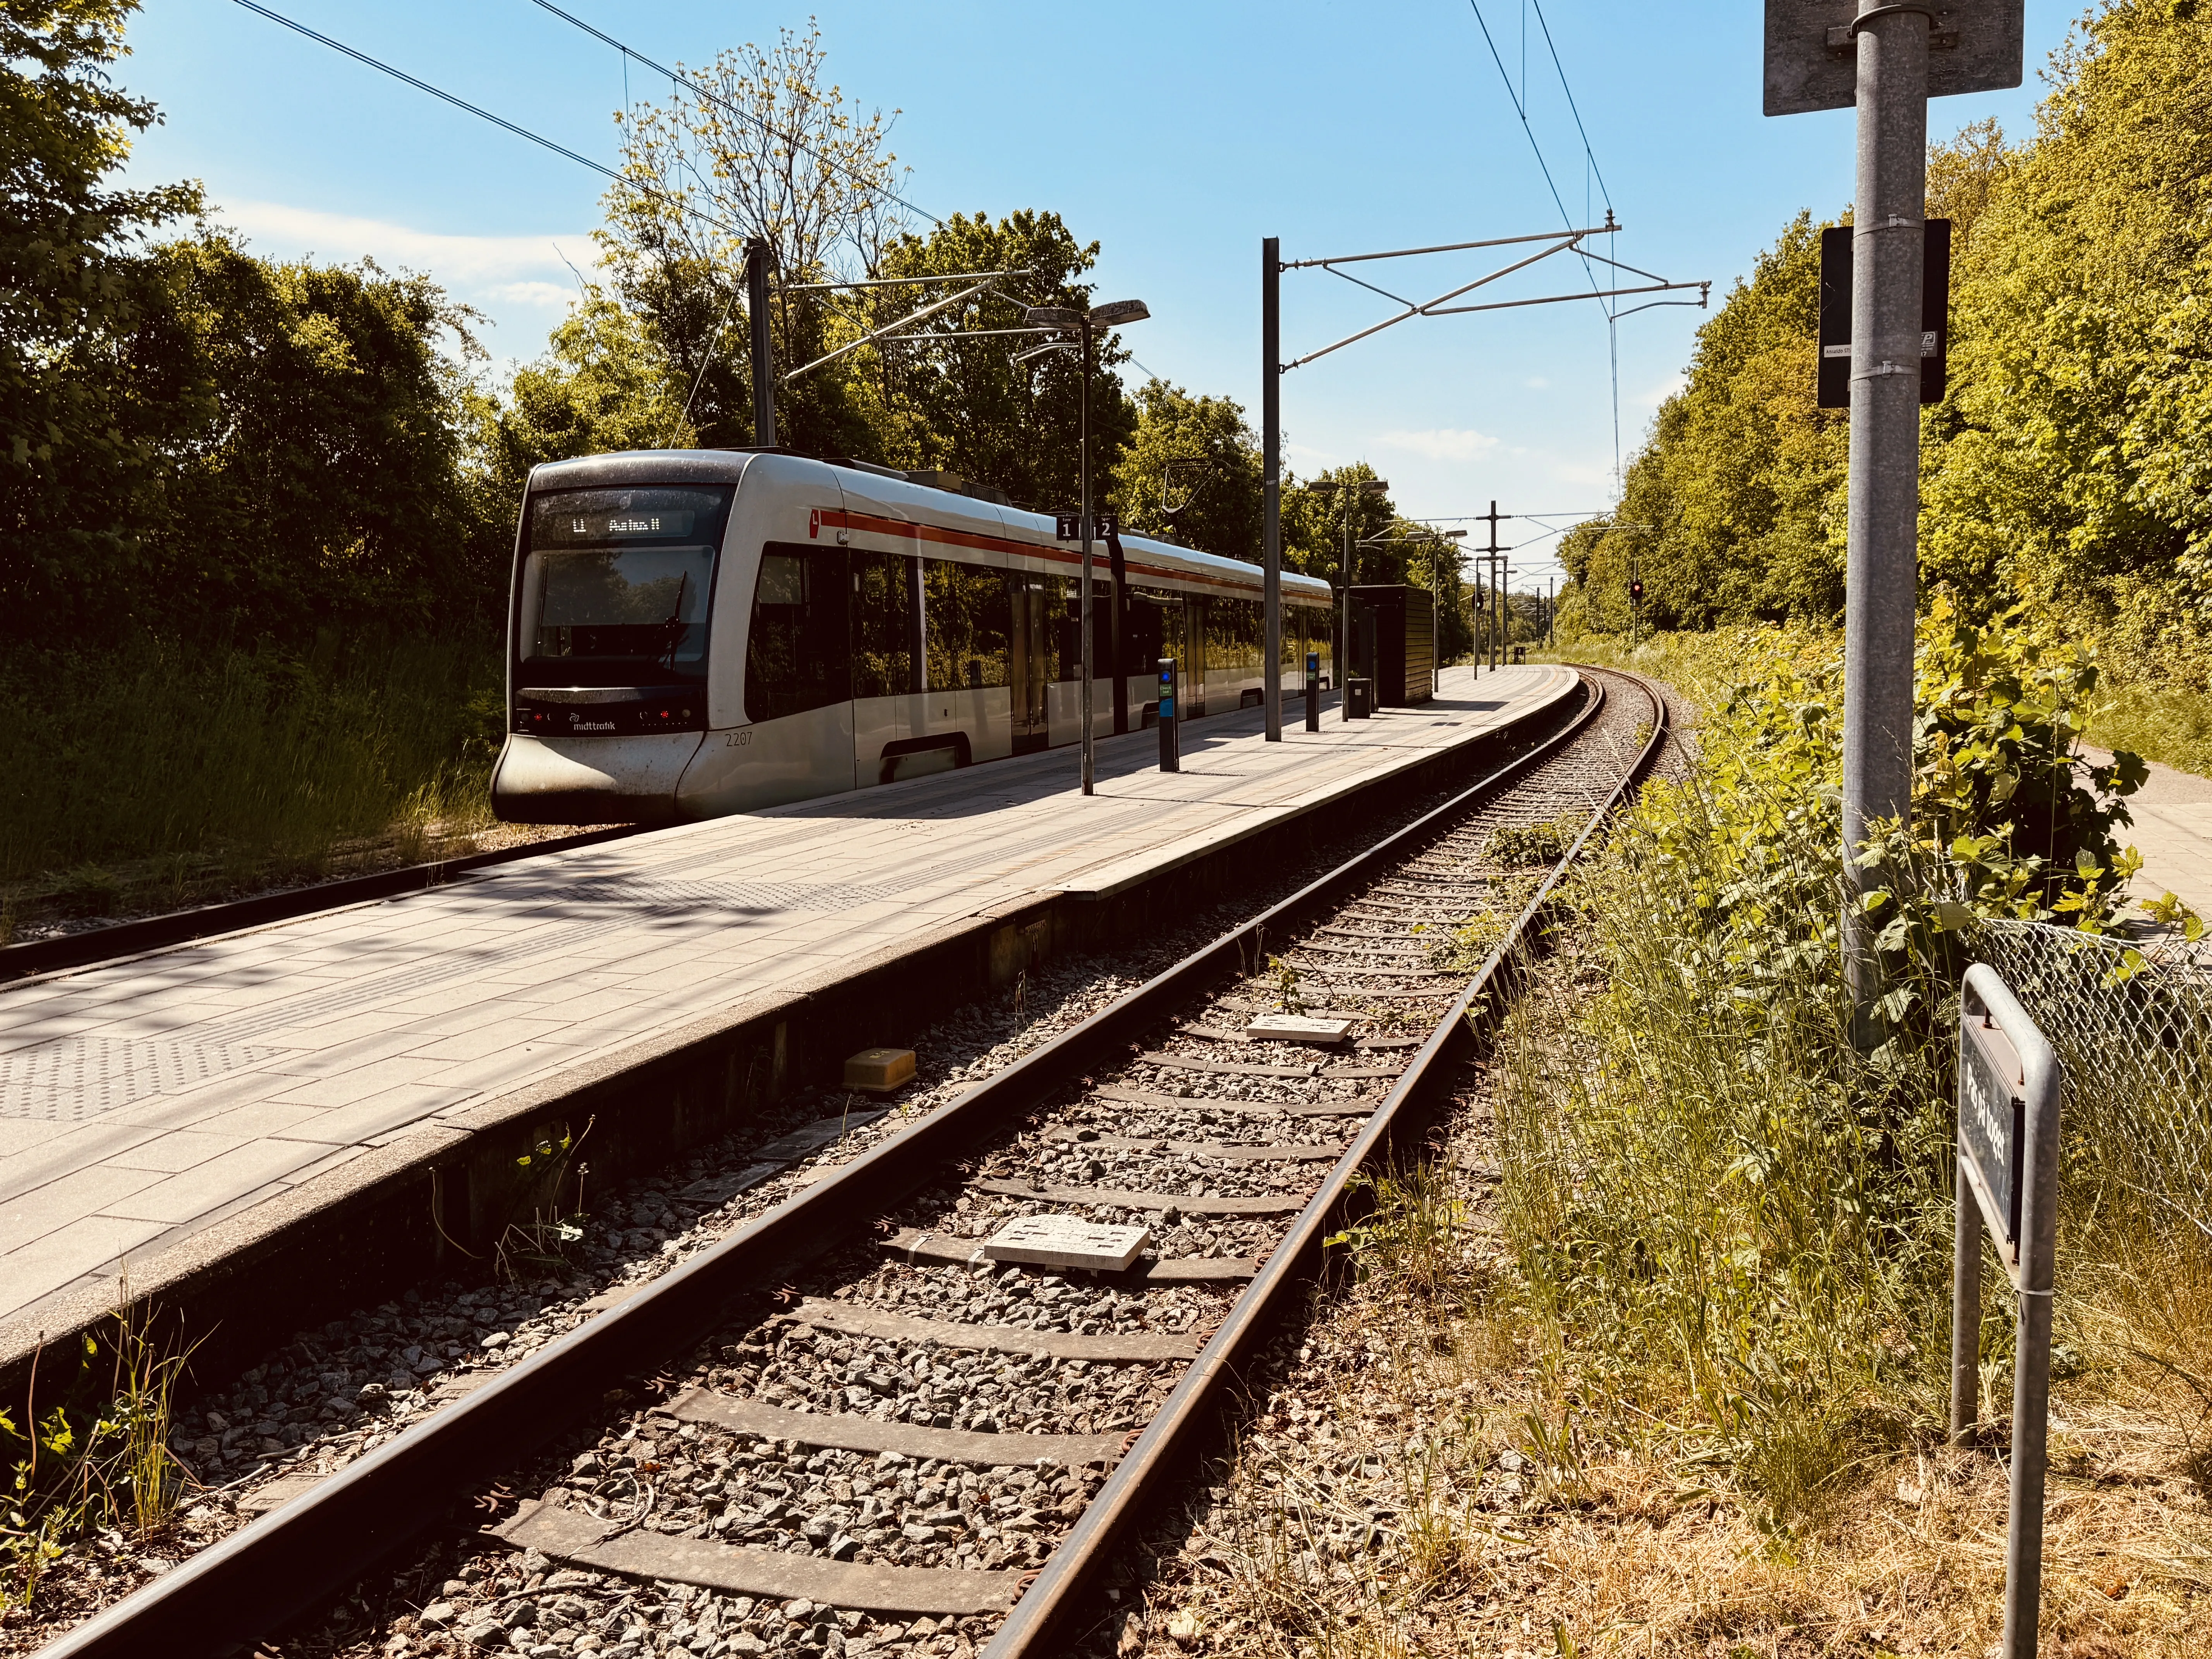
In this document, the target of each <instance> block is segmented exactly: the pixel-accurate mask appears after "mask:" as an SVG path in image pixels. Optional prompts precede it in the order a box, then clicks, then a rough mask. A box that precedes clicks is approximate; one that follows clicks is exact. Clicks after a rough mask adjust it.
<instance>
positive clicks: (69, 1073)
mask: <svg viewBox="0 0 2212 1659" xmlns="http://www.w3.org/2000/svg"><path fill="white" fill-rule="evenodd" d="M1576 684H1577V677H1576V675H1575V674H1574V673H1573V671H1571V670H1569V669H1565V668H1562V667H1559V666H1555V665H1531V666H1527V667H1522V668H1508V669H1504V670H1502V671H1498V673H1496V674H1494V675H1493V674H1487V673H1486V674H1485V675H1483V676H1482V677H1481V678H1480V681H1477V680H1476V679H1474V677H1473V676H1472V674H1471V673H1470V671H1468V670H1466V669H1463V668H1462V669H1456V670H1447V671H1445V673H1444V674H1443V677H1442V682H1441V686H1440V695H1439V696H1437V698H1436V699H1435V700H1434V701H1432V702H1429V703H1426V704H1423V705H1421V706H1419V707H1417V708H1394V709H1384V710H1381V711H1378V712H1377V714H1376V716H1375V717H1374V718H1372V719H1370V720H1364V721H1350V722H1341V721H1339V720H1337V719H1336V718H1335V713H1334V708H1331V709H1330V710H1329V712H1328V717H1327V718H1326V719H1325V720H1324V721H1323V724H1322V730H1321V731H1320V732H1318V733H1310V732H1306V731H1304V729H1303V726H1298V725H1292V726H1291V729H1289V730H1287V731H1286V732H1285V741H1283V742H1282V743H1280V744H1267V743H1265V742H1263V741H1262V740H1261V715H1260V711H1259V710H1257V709H1251V710H1243V711H1239V712H1237V713H1236V714H1224V715H1218V716H1216V717H1214V718H1212V719H1209V720H1201V721H1197V722H1194V723H1193V724H1192V725H1191V726H1188V727H1187V728H1186V729H1185V732H1184V750H1183V760H1182V771H1181V772H1179V773H1176V774H1164V773H1161V772H1159V771H1158V770H1157V769H1156V768H1155V760H1156V756H1157V752H1158V743H1157V738H1156V736H1155V734H1154V733H1152V732H1133V733H1130V734H1127V736H1124V737H1121V738H1108V739H1105V740H1103V741H1101V742H1100V743H1099V744H1097V793H1096V794H1094V795H1093V796H1091V797H1089V798H1085V796H1084V795H1083V794H1082V793H1080V791H1079V788H1078V787H1077V777H1078V771H1077V768H1078V760H1077V756H1076V754H1075V752H1074V751H1073V750H1051V751H1048V752H1046V753H1042V754H1037V755H1030V756H1025V757H1018V758H1015V759H1012V760H1005V761H996V762H992V763H987V764H985V765H981V766H976V767H973V768H969V769H963V770H961V771H957V772H951V773H945V774H940V775H936V776H933V777H926V778H919V779H915V780H911V781H906V782H902V783H896V784H892V785H889V786H886V787H878V788H871V789H866V790H860V791H856V792H854V793H848V794H842V795H836V796H831V797H828V798H825V799H819V800H813V801H807V802H802V803H799V804H795V805H787V806H781V807H777V808H775V809H772V810H769V811H761V812H754V813H746V814H741V815H738V816H733V817H725V818H717V819H714V820H710V821H708V822H705V823H694V824H685V825H679V826H677V827H673V828H671V829H662V830H656V831H653V832H650V833H646V834H641V835H638V836H630V837H627V838H623V839H620V840H617V841H613V842H604V843H601V844H599V845H596V846H592V847H586V848H576V849H573V850H570V851H568V852H556V853H551V854H544V855H542V856H538V857H532V858H527V859H523V860H516V861H514V862H512V863H507V864H504V865H501V866H495V867H493V868H489V869H485V870H483V871H480V872H474V873H471V875H469V876H467V877H465V878H462V879H460V880H458V881H455V882H453V883H452V884H448V885H447V886H443V887H438V888H432V889H429V890H424V891H421V892H417V893H413V894H410V895H407V896H402V897H398V898H394V899H387V900H384V901H381V902H373V903H367V904H360V905H356V906H353V907H350V908H343V909H337V910H330V911H323V912H319V913H316V914H314V915H307V916H303V917H299V918H296V919H294V920H290V921H282V922H277V923H274V924H270V925H268V926H264V927H257V928H252V929H248V930H246V931H242V932H240V933H231V934H227V935H222V936H220V937H217V938H214V939H203V940H200V941H197V942H195V943H192V944H190V945H179V946H176V947H174V948H171V949H168V950H164V951H154V952H149V953H148V954H145V955H143V956H139V957H131V958H128V959H125V960H121V961H117V962H112V963H101V964H96V965H94V966H90V967H86V968H82V969H72V970H69V971H65V972H61V973H57V974H52V975H47V976H46V977H44V978H40V979H33V980H28V981H22V982H20V983H18V984H16V985H14V986H10V987H6V988H4V989H0V1364H4V1363H8V1362H9V1361H10V1359H11V1358H12V1357H14V1356H18V1355H20V1354H21V1353H24V1352H27V1351H28V1350H29V1348H30V1347H31V1346H32V1345H33V1344H34V1343H35V1342H36V1341H37V1340H39V1339H40V1335H41V1334H43V1335H44V1336H45V1338H46V1339H47V1340H52V1338H54V1337H55V1336H56V1335H58V1334H60V1333H62V1332H64V1331H66V1330H69V1329H70V1328H77V1327H80V1326H82V1324H84V1323H85V1322H87V1321H88V1320H89V1319H91V1318H93V1317H96V1316H97V1315H98V1314H99V1312H100V1310H104V1308H105V1307H106V1306H107V1305H108V1299H109V1298H112V1295H113V1292H114V1289H115V1285H116V1282H117V1279H118V1275H120V1274H121V1273H123V1271H124V1269H125V1266H126V1264H127V1266H128V1267H129V1279H130V1283H131V1286H132V1287H133V1290H134V1291H141V1290H149V1289H151V1290H155V1291H159V1289H160V1287H161V1285H163V1284H164V1283H166V1282H169V1281H172V1280H173V1279H174V1278H175V1277H176V1274H177V1273H178V1271H179V1268H178V1266H177V1264H178V1263H179V1261H198V1262H202V1263H204V1261H206V1260H207V1259H208V1258H209V1257H210V1255H211V1254H215V1253H218V1252H220V1251H221V1250H222V1249H228V1248H230V1246H229V1245H228V1243H226V1242H225V1241H228V1240H233V1239H235V1240H249V1239H253V1238H260V1239H263V1240H264V1242H265V1240H266V1238H267V1237H268V1236H269V1235H270V1230H271V1229H272V1228H273V1227H276V1226H279V1225H283V1224H284V1223H285V1220H286V1218H288V1217H296V1216H301V1215H305V1214H307V1213H309V1212H313V1211H314V1210H317V1209H318V1208H323V1209H326V1208H327V1207H328V1206H329V1205H330V1204H331V1202H332V1201H333V1200H334V1198H336V1197H338V1196H342V1195H343V1193H344V1192H345V1190H346V1189H347V1188H348V1187H349V1184H359V1183H362V1182H368V1181H371V1180H387V1179H389V1178H390V1177H391V1176H392V1171H393V1170H394V1169H395V1168H397V1167H398V1166H400V1165H403V1164H405V1163H406V1161H407V1160H408V1159H409V1158H410V1157H416V1156H417V1155H418V1154H420V1155H428V1154H427V1153H422V1151H421V1149H423V1148H428V1149H430V1150H431V1151H432V1152H435V1149H436V1148H437V1147H439V1146H450V1145H451V1144H453V1142H454V1141H455V1139H457V1138H458V1137H460V1136H464V1135H465V1134H467V1133H471V1132H472V1131H474V1130H477V1129H479V1128H481V1127H483V1126H484V1125H487V1124H490V1123H495V1122H496V1121H500V1120H501V1114H502V1112H505V1111H507V1109H508V1106H509V1104H510V1103H515V1102H521V1103H526V1104H527V1103H544V1102H547V1101H554V1100H558V1099H560V1098H561V1097H562V1093H563V1091H564V1090H568V1089H570V1088H572V1086H581V1085H580V1080H588V1079H592V1078H596V1077H604V1076H605V1075H606V1074H607V1073H609V1072H610V1071H611V1070H615V1071H618V1070H620V1069H621V1068H622V1067H623V1066H635V1065H637V1064H638V1063H639V1057H640V1056H647V1057H649V1056H650V1055H652V1054H653V1053H654V1052H656V1045H660V1046H661V1047H663V1048H665V1046H667V1045H668V1044H670V1043H671V1042H675V1041H676V1040H677V1039H678V1037H680V1036H681V1035H682V1034H683V1033H684V1032H685V1031H687V1030H697V1029H698V1028H699V1026H700V1024H701V1022H702V1021H706V1020H709V1019H712V1018H730V1017H732V1011H733V1010H742V1009H744V1008H747V1007H761V1006H775V1005H776V1004H777V1003H778V1002H779V1001H780V1000H781V1001H788V1000H790V999H792V998H794V997H802V996H805V995H808V994H815V993H817V992H819V990H820V989H821V987H827V986H834V985H836V984H837V983H838V982H839V981H841V980H848V979H849V978H850V977H851V976H853V975H858V974H861V973H863V972H868V971H874V970H877V969H880V967H881V965H882V964H883V963H884V962H885V961H886V960H889V959H894V958H896V957H899V956H900V954H901V953H902V952H908V951H915V950H919V949H921V948H923V947H924V946H926V945H927V944H928V942H929V940H930V939H933V938H934V937H938V936H939V935H941V934H942V933H944V932H945V930H946V929H948V928H956V927H959V926H961V925H962V924H963V922H967V921H969V919H970V918H973V917H975V916H977V915H984V914H989V913H992V912H993V911H994V908H997V909H1001V910H1002V909H1003V908H1004V907H1005V906H1006V903H1007V902H1008V901H1010V900H1016V899H1019V898H1021V897H1023V896H1030V895H1036V894H1060V895H1066V896H1073V897H1078V898H1081V897H1091V898H1107V897H1110V896H1113V895H1114V894H1115V893H1116V892H1118V891H1121V890H1126V889H1128V888H1131V887H1132V886H1133V885H1135V884H1143V883H1145V882H1146V881H1148V880H1151V879H1153V878H1157V877H1158V875H1159V873H1160V872H1163V871H1166V870H1170V869H1172V868H1174V867H1175V866H1177V865H1179V864H1182V863H1184V862H1186V861H1188V860H1194V859H1198V858H1200V857H1203V856H1206V855H1207V854H1210V853H1215V852H1218V851H1219V850H1220V849H1221V848H1223V847H1224V846H1225V845H1230V844H1233V843H1236V842H1238V841H1239V840H1241V839H1242V838H1244V837H1249V836H1253V835H1255V833H1256V832H1258V831H1260V830H1261V829H1265V828H1266V827H1267V826H1268V825H1270V824H1272V823H1279V822H1280V821H1282V820H1284V819H1285V818H1288V817H1296V816H1297V815H1298V814H1301V813H1303V812H1305V811H1310V810H1311V809H1312V808H1313V807H1314V806H1315V805H1316V804H1317V803H1323V802H1328V801H1330V800H1333V799H1340V798H1342V797H1345V796H1346V795H1348V794H1352V793H1357V792H1359V791H1361V790H1363V789H1365V788H1367V787H1370V786H1372V785H1375V784H1376V782H1377V781H1379V780H1383V779H1386V778H1389V777H1390V776H1392V775H1396V774H1400V773H1402V772H1404V771H1405V770H1406V769H1408V768H1413V767H1417V766H1419V765H1422V764H1423V763H1425V762H1429V761H1433V760H1434V759H1435V757H1437V753H1438V751H1439V750H1449V749H1453V748H1455V747H1456V746H1458V745H1462V744H1468V743H1471V742H1474V741H1475V740H1477V739H1478V738H1480V736H1481V735H1482V734H1484V733H1487V732H1495V731H1496V730H1497V729H1498V727H1500V726H1505V725H1508V724H1510V723H1512V722H1515V721H1516V720H1521V719H1522V718H1525V717H1527V716H1528V715H1530V714H1534V713H1536V712H1538V711H1540V710H1541V709H1543V708H1547V707H1549V706H1551V705H1553V704H1554V703H1557V702H1559V701H1560V700H1561V699H1564V698H1565V697H1567V696H1570V695H1571V693H1572V692H1573V690H1574V689H1575V686H1576ZM1333 701H1334V700H1333V699H1332V700H1331V702H1333ZM1296 710H1297V705H1296V704H1295V703H1291V704H1289V706H1288V708H1286V714H1291V716H1292V718H1293V720H1296V719H1297V714H1296V712H1295V711H1296ZM855 1046H858V1045H855Z"/></svg>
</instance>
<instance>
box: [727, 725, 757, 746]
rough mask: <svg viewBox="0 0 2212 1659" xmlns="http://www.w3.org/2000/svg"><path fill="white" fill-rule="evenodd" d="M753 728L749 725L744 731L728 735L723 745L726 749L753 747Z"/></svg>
mask: <svg viewBox="0 0 2212 1659" xmlns="http://www.w3.org/2000/svg"><path fill="white" fill-rule="evenodd" d="M752 742H753V733H752V728H751V727H750V726H747V727H746V728H745V729H744V731H742V732H731V733H730V735H729V736H728V737H726V738H723V739H722V747H723V748H725V749H750V748H751V747H752Z"/></svg>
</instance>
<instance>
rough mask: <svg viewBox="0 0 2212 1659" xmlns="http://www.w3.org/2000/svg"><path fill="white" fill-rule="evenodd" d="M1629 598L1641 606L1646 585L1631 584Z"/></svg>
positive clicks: (1640, 583)
mask: <svg viewBox="0 0 2212 1659" xmlns="http://www.w3.org/2000/svg"><path fill="white" fill-rule="evenodd" d="M1628 597H1629V598H1630V599H1634V600H1636V601H1637V602H1638V604H1641V603H1642V602H1643V599H1644V584H1643V583H1642V582H1631V583H1629V585H1628Z"/></svg>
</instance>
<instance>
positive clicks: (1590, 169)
mask: <svg viewBox="0 0 2212 1659" xmlns="http://www.w3.org/2000/svg"><path fill="white" fill-rule="evenodd" d="M1534 4H1535V8H1536V21H1537V24H1538V26H1539V27H1541V29H1542V30H1543V32H1544V44H1545V46H1546V47H1547V49H1548V50H1549V52H1550V53H1551V57H1552V67H1553V70H1556V71H1557V73H1558V75H1559V90H1560V91H1561V92H1563V93H1565V94H1566V100H1567V108H1568V110H1569V112H1571V114H1572V115H1573V117H1574V121H1575V131H1576V134H1577V136H1578V137H1580V138H1581V139H1582V142H1583V161H1584V163H1585V165H1586V167H1587V173H1586V174H1585V178H1586V179H1587V178H1595V179H1596V181H1597V186H1598V193H1599V195H1600V196H1601V197H1602V198H1603V200H1604V202H1605V204H1606V214H1607V217H1608V218H1611V217H1613V197H1612V193H1611V192H1610V191H1607V189H1606V187H1605V175H1604V173H1603V172H1602V171H1601V169H1600V168H1599V167H1598V165H1597V155H1596V152H1595V150H1593V149H1591V147H1590V141H1589V131H1588V129H1586V128H1585V127H1584V126H1583V114H1582V109H1581V107H1580V106H1578V105H1577V103H1576V102H1575V93H1574V88H1572V87H1571V86H1570V85H1569V84H1568V82H1567V69H1566V65H1565V64H1564V63H1563V62H1562V61H1561V60H1560V58H1559V46H1558V44H1557V42H1555V41H1554V40H1553V38H1552V25H1551V22H1550V20H1549V19H1547V17H1546V16H1545V15H1544V8H1543V4H1542V0H1534ZM1468 9H1469V10H1470V11H1472V12H1474V21H1475V25H1476V27H1479V28H1480V29H1481V31H1482V39H1483V44H1484V45H1486V46H1488V47H1489V48H1490V61H1491V62H1492V63H1493V64H1497V66H1498V79H1499V80H1500V81H1501V82H1504V87H1505V96H1506V99H1507V100H1508V101H1509V102H1510V103H1511V104H1512V106H1513V112H1514V113H1515V114H1516V116H1518V117H1519V118H1520V121H1521V131H1522V134H1523V135H1524V136H1525V137H1527V138H1528V148H1529V149H1530V151H1531V152H1533V153H1534V155H1535V157H1536V167H1537V170H1538V171H1539V172H1541V173H1542V174H1543V175H1544V187H1545V188H1546V189H1547V190H1548V191H1551V193H1552V201H1553V204H1554V205H1555V206H1557V207H1558V209H1559V219H1560V222H1562V223H1563V224H1568V225H1571V224H1572V223H1573V222H1574V220H1573V217H1572V216H1571V215H1570V214H1569V213H1568V211H1567V204H1566V202H1565V199H1564V198H1562V197H1561V196H1560V194H1559V183H1558V181H1557V180H1556V179H1553V177H1552V167H1551V163H1550V162H1549V161H1546V160H1545V158H1544V147H1543V145H1542V144H1541V143H1539V142H1538V141H1537V138H1536V130H1535V128H1534V126H1533V125H1530V123H1529V120H1528V61H1527V47H1528V19H1527V14H1526V12H1525V10H1524V12H1523V14H1522V71H1521V89H1520V91H1519V92H1518V93H1516V92H1515V90H1514V87H1513V76H1512V74H1511V72H1510V71H1509V70H1507V69H1506V67H1505V59H1504V57H1503V56H1502V55H1501V54H1500V53H1499V52H1498V41H1497V40H1496V39H1495V37H1493V36H1492V33H1491V32H1490V21H1489V20H1488V19H1487V18H1486V17H1485V16H1484V15H1482V5H1481V0H1468ZM1575 252H1577V254H1583V275H1584V276H1586V277H1588V278H1589V284H1590V289H1591V291H1592V293H1593V295H1596V291H1597V287H1598V282H1597V273H1596V272H1595V271H1594V270H1591V269H1590V267H1589V260H1590V258H1595V257H1596V256H1595V255H1590V254H1585V253H1584V251H1583V249H1582V248H1580V247H1579V246H1577V248H1576V250H1575ZM1597 297H1598V303H1599V304H1600V305H1601V306H1604V307H1605V329H1606V357H1607V374H1608V378H1609V380H1610V381H1611V386H1612V402H1613V491H1614V493H1615V494H1616V495H1618V494H1619V493H1620V488H1621V468H1620V331H1619V325H1620V316H1621V314H1622V313H1620V312H1618V311H1617V310H1616V309H1615V308H1614V307H1613V306H1612V305H1608V304H1607V302H1606V301H1605V299H1604V297H1603V296H1602V295H1598V296H1597ZM1655 303H1665V302H1664V301H1659V302H1655ZM1683 303H1686V302H1683ZM1637 309H1639V310H1640V309H1642V307H1637Z"/></svg>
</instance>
